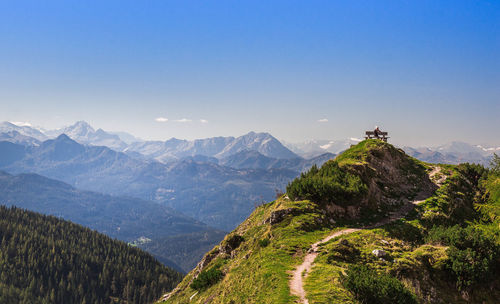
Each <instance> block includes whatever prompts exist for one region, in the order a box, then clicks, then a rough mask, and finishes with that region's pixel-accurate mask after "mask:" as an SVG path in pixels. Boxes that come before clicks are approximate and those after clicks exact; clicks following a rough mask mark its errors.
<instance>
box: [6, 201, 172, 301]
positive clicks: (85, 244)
mask: <svg viewBox="0 0 500 304" xmlns="http://www.w3.org/2000/svg"><path fill="white" fill-rule="evenodd" d="M180 279H181V275H180V274H179V273H177V272H176V271H174V270H171V269H169V268H167V267H164V266H163V265H161V264H160V263H159V262H158V261H156V260H155V259H154V258H153V257H152V256H151V255H149V254H148V253H145V252H143V251H141V250H139V249H137V248H133V247H130V246H128V245H127V244H125V243H123V242H121V241H117V240H113V239H111V238H109V237H107V236H104V235H103V234H100V233H97V232H95V231H93V230H90V229H88V228H84V227H82V226H79V225H76V224H73V223H71V222H68V221H64V220H61V219H58V218H56V217H52V216H44V215H40V214H38V213H34V212H30V211H26V210H23V209H18V208H14V207H12V208H7V207H5V206H0V303H5V304H12V303H106V304H107V303H149V302H151V301H152V300H153V299H156V298H158V297H159V296H160V295H161V294H162V293H164V292H166V291H168V290H171V289H172V288H173V287H174V286H175V285H176V284H177V283H178V282H179V281H180Z"/></svg>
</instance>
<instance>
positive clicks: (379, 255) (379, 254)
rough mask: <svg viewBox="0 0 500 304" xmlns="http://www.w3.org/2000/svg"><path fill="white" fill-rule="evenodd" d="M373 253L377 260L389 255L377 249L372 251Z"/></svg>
mask: <svg viewBox="0 0 500 304" xmlns="http://www.w3.org/2000/svg"><path fill="white" fill-rule="evenodd" d="M372 253H373V254H374V255H375V256H376V257H377V258H381V257H384V256H386V255H387V252H385V251H384V250H382V249H375V250H373V251H372Z"/></svg>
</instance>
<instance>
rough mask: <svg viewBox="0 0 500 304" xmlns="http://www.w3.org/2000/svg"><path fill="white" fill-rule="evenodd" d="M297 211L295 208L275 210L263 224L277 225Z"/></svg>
mask: <svg viewBox="0 0 500 304" xmlns="http://www.w3.org/2000/svg"><path fill="white" fill-rule="evenodd" d="M297 213H298V210H297V209H295V208H288V209H281V210H276V211H273V212H272V213H271V215H270V216H269V217H268V218H267V219H266V220H265V221H264V224H271V225H274V224H278V223H280V222H281V221H283V220H284V219H285V217H286V216H288V215H295V214H297Z"/></svg>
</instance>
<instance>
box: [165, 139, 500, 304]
mask: <svg viewBox="0 0 500 304" xmlns="http://www.w3.org/2000/svg"><path fill="white" fill-rule="evenodd" d="M499 168H500V166H498V163H497V165H496V167H495V166H494V168H493V169H491V170H486V169H485V168H483V167H481V166H477V165H468V164H463V165H459V166H450V165H446V166H445V165H443V166H437V165H430V164H426V163H422V162H420V161H417V160H416V159H413V158H411V157H409V156H407V155H406V154H405V153H404V152H403V151H402V150H399V149H396V148H394V147H393V146H391V145H390V144H387V143H383V142H381V141H377V140H367V141H363V142H361V143H360V144H358V145H356V146H354V147H352V148H351V149H349V150H347V151H346V152H345V153H343V154H341V155H340V156H338V157H337V158H336V159H335V160H333V161H329V162H327V163H326V164H325V165H323V166H322V167H321V168H315V167H313V168H312V169H311V170H310V171H309V172H307V173H304V174H302V175H301V176H300V177H299V178H297V179H296V180H295V181H293V182H292V183H290V184H289V186H288V188H287V194H286V195H284V196H282V197H280V198H278V199H277V200H276V201H274V202H271V203H268V204H265V205H262V206H260V207H258V208H256V209H255V211H254V212H253V213H252V215H251V216H250V217H249V218H248V219H247V220H246V221H244V222H243V223H242V224H241V225H239V226H238V228H237V229H235V230H234V231H232V232H231V233H230V234H228V235H227V236H226V237H225V239H224V240H223V241H222V242H221V243H220V245H219V246H216V247H215V248H213V249H212V250H211V251H209V252H208V253H207V254H206V255H205V256H204V258H203V259H202V260H201V262H200V263H199V264H198V266H197V267H196V268H195V269H194V270H192V271H191V272H190V273H189V274H188V275H187V276H186V277H185V278H184V279H183V281H182V282H181V283H180V284H179V285H178V286H177V287H176V288H175V289H174V291H173V292H172V293H170V294H166V295H165V296H164V297H163V298H162V299H161V300H160V302H161V301H163V302H165V303H303V302H302V301H301V300H300V299H299V297H297V296H292V295H291V293H290V287H289V284H290V278H291V273H292V271H294V270H295V269H296V267H297V266H298V265H299V264H301V263H302V262H303V260H304V257H305V256H306V255H307V252H308V251H309V250H310V248H311V245H312V244H313V243H316V242H318V241H320V240H322V239H323V238H325V237H326V236H328V235H331V234H332V233H333V232H335V231H342V230H343V229H345V228H347V227H358V228H362V229H360V230H356V229H351V230H350V231H351V232H352V233H348V234H344V235H341V236H338V237H334V238H332V239H331V240H329V241H327V242H325V243H321V244H319V245H318V249H317V257H316V258H315V260H314V264H313V267H312V269H311V271H310V272H309V273H308V274H307V275H306V276H305V277H304V279H305V286H304V288H305V291H306V298H307V300H308V302H309V303H496V301H497V299H498V298H500V292H499V290H500V288H499V281H498V276H496V275H495V274H496V273H497V271H498V269H499V258H500V257H499V255H498V253H499V231H500V227H499V209H498V208H499V204H500V203H499V194H500V193H499V174H498V172H499ZM412 202H419V204H418V205H417V206H416V207H415V208H410V207H413V205H412ZM401 210H403V211H404V212H402V211H401ZM394 214H396V215H398V217H397V218H400V219H399V220H393V221H392V222H390V221H387V220H386V219H387V218H393V217H394ZM372 223H379V225H380V226H376V225H372ZM374 250H378V251H375V252H376V253H377V254H378V256H376V255H375V254H374V253H373V251H374Z"/></svg>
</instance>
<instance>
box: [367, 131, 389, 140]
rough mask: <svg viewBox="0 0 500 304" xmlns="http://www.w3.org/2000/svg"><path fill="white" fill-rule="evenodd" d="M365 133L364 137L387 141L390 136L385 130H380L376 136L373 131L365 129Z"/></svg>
mask: <svg viewBox="0 0 500 304" xmlns="http://www.w3.org/2000/svg"><path fill="white" fill-rule="evenodd" d="M365 134H366V136H365V139H370V138H376V139H380V140H383V141H385V142H387V139H388V138H390V137H389V136H387V134H388V133H387V132H382V131H379V132H378V136H375V131H366V132H365Z"/></svg>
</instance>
